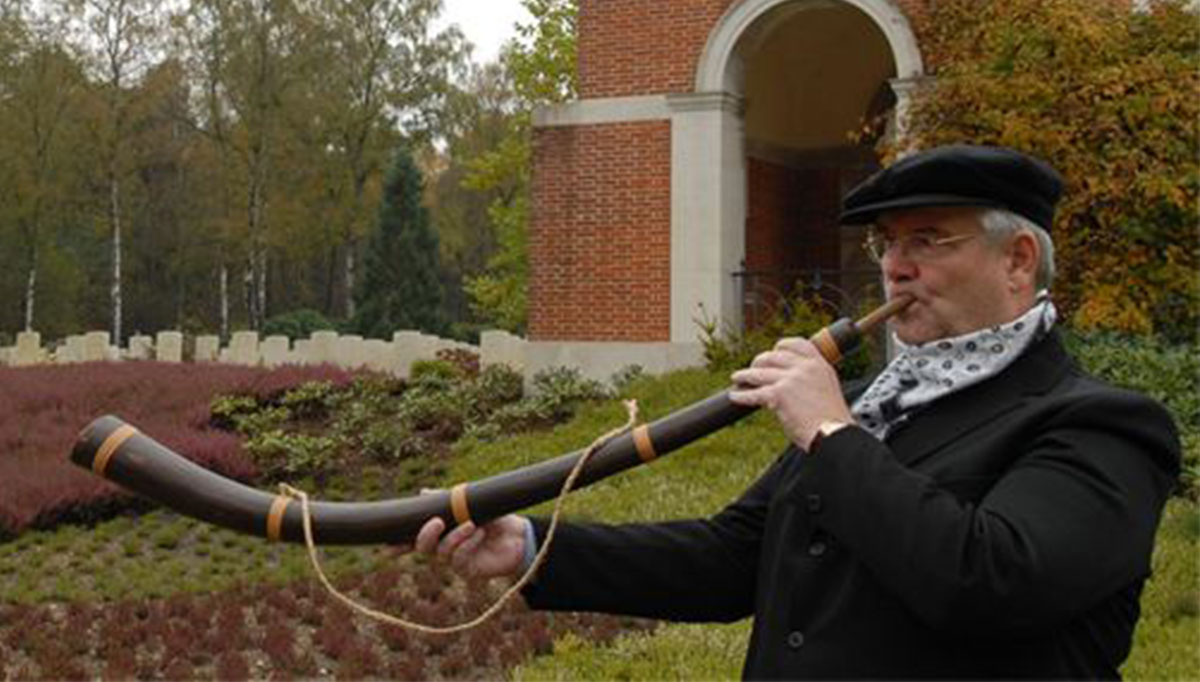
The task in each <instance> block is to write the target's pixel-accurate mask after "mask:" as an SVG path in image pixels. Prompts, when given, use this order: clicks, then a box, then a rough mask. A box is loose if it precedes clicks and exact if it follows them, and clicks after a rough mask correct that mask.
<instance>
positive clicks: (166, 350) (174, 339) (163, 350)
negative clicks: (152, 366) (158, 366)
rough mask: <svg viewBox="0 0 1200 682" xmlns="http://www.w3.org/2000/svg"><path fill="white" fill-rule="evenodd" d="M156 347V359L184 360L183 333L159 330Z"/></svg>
mask: <svg viewBox="0 0 1200 682" xmlns="http://www.w3.org/2000/svg"><path fill="white" fill-rule="evenodd" d="M154 349H155V352H154V359H155V360H158V361H159V362H183V333H182V332H159V333H158V336H157V337H155V343H154Z"/></svg>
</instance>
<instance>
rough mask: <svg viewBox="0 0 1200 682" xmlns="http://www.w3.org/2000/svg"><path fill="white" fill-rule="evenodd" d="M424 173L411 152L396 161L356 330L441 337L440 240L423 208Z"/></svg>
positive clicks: (387, 184) (381, 334) (359, 301)
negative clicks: (413, 331)
mask: <svg viewBox="0 0 1200 682" xmlns="http://www.w3.org/2000/svg"><path fill="white" fill-rule="evenodd" d="M421 187H422V178H421V171H420V170H418V169H417V166H416V164H415V163H414V162H413V158H412V154H411V152H410V151H409V150H408V149H401V150H400V151H398V152H397V153H396V157H395V159H394V160H393V161H392V167H391V168H390V169H389V170H388V175H387V178H386V181H385V185H384V192H383V198H382V200H381V202H380V207H379V225H378V229H376V230H375V233H374V234H373V235H372V237H371V240H370V243H369V246H368V250H367V254H366V262H365V268H364V269H365V272H364V275H363V279H362V281H361V283H360V286H359V289H358V293H357V296H356V297H355V299H356V302H357V304H358V312H357V315H356V316H355V324H354V326H355V327H356V328H357V329H358V331H359V333H361V334H362V335H363V336H367V337H374V338H382V339H390V338H391V336H392V332H394V331H397V330H400V329H417V330H421V331H424V332H429V333H441V332H442V330H443V326H444V324H443V321H442V319H441V314H440V312H439V311H440V308H439V306H440V304H441V300H442V290H441V283H440V281H439V279H438V267H439V265H438V240H437V234H435V233H434V231H433V229H432V228H431V226H430V223H429V214H428V212H427V211H426V209H425V207H424V206H423V205H422V204H421V194H422V192H421Z"/></svg>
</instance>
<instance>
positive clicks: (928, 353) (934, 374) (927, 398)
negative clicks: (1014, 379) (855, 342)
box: [851, 292, 1058, 440]
mask: <svg viewBox="0 0 1200 682" xmlns="http://www.w3.org/2000/svg"><path fill="white" fill-rule="evenodd" d="M1057 316H1058V312H1057V311H1056V310H1055V308H1054V304H1053V303H1052V302H1051V301H1050V298H1049V295H1048V294H1047V293H1046V292H1041V293H1040V294H1039V296H1038V301H1037V303H1035V304H1034V306H1033V307H1032V308H1030V309H1029V310H1028V311H1026V312H1025V314H1023V315H1021V316H1020V317H1018V318H1017V319H1015V320H1012V321H1010V322H1006V323H1004V324H1001V325H996V326H994V327H988V328H985V329H979V330H976V331H973V332H970V333H968V334H963V335H962V336H955V337H951V338H946V339H939V340H937V341H930V342H929V343H925V344H918V345H914V346H910V345H908V344H905V343H903V342H902V341H900V340H899V339H897V340H896V348H897V351H898V352H897V354H896V357H895V358H893V359H892V361H891V362H890V363H888V366H887V367H886V368H884V370H883V372H882V373H880V375H879V376H878V377H876V378H875V381H873V382H872V383H871V385H870V386H869V387H868V388H867V390H866V392H864V393H863V394H862V395H861V396H860V397H859V398H858V400H856V401H854V405H853V406H852V407H851V412H852V413H853V415H854V418H855V420H857V421H858V424H859V426H861V427H862V428H864V429H866V430H867V431H869V432H871V434H872V435H873V436H875V437H876V438H878V439H880V440H883V439H884V438H886V437H887V434H888V431H889V430H890V429H891V428H892V427H893V426H896V425H897V424H900V423H901V422H903V421H904V420H905V419H907V418H908V416H909V415H910V414H911V413H912V411H913V410H914V409H915V408H918V407H921V406H923V405H927V404H929V403H931V402H933V401H935V400H937V399H938V398H942V397H944V396H946V395H949V394H951V393H955V392H957V391H961V390H963V389H964V388H967V387H968V386H973V385H975V384H977V383H979V382H981V381H983V380H985V379H989V378H991V377H993V376H995V375H997V374H999V373H1000V372H1001V371H1003V370H1004V368H1006V367H1008V366H1009V365H1010V364H1012V362H1013V361H1014V360H1016V359H1017V358H1018V357H1019V356H1020V355H1021V353H1023V352H1025V349H1027V348H1028V347H1029V346H1030V345H1032V344H1033V343H1034V342H1035V341H1037V340H1039V339H1041V338H1042V337H1043V336H1045V335H1046V333H1047V332H1049V331H1050V328H1051V327H1052V326H1053V325H1054V321H1055V319H1056V318H1057Z"/></svg>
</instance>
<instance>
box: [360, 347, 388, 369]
mask: <svg viewBox="0 0 1200 682" xmlns="http://www.w3.org/2000/svg"><path fill="white" fill-rule="evenodd" d="M391 350H392V344H390V343H388V342H387V341H384V340H383V339H367V340H366V341H363V357H364V358H365V359H366V366H367V369H371V370H375V371H376V372H390V371H392V353H391Z"/></svg>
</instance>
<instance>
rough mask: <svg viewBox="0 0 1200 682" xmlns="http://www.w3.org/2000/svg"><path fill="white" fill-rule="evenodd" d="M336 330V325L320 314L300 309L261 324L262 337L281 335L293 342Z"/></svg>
mask: <svg viewBox="0 0 1200 682" xmlns="http://www.w3.org/2000/svg"><path fill="white" fill-rule="evenodd" d="M336 329H337V325H336V324H334V323H333V322H331V321H330V320H329V318H327V317H325V316H324V315H322V314H321V313H319V312H317V311H315V310H311V309H308V308H301V309H299V310H292V311H288V312H286V313H280V314H279V315H276V316H274V317H271V318H269V319H267V321H266V322H264V323H263V328H262V335H263V336H264V337H267V336H275V335H281V336H286V337H288V338H289V339H291V340H293V341H295V340H296V339H306V338H308V337H309V336H310V335H311V334H312V333H313V332H316V331H323V330H336Z"/></svg>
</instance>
